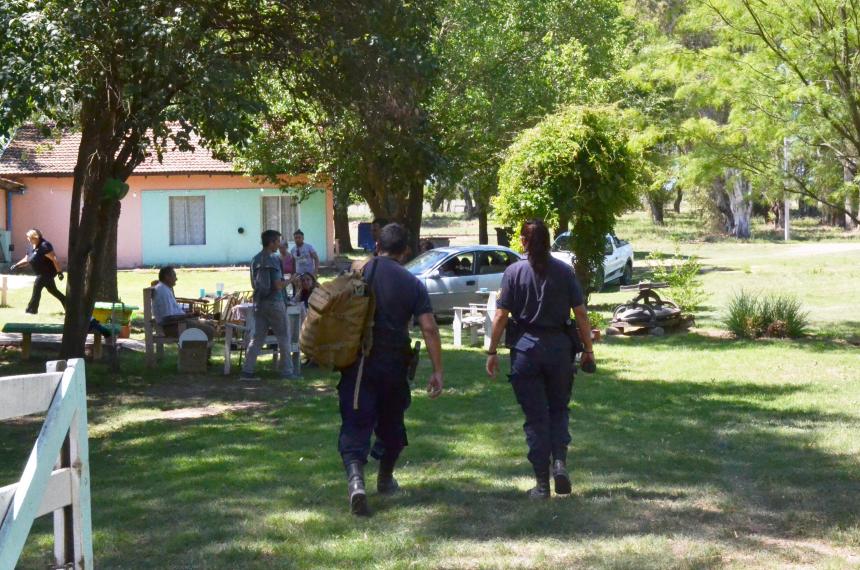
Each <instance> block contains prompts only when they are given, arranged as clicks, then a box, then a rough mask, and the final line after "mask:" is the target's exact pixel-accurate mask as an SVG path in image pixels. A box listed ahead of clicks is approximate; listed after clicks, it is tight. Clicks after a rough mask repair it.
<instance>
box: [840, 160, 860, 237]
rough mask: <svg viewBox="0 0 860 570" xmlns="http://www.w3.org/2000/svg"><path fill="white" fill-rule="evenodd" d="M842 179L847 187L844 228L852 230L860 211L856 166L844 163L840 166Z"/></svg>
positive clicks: (849, 162) (848, 162)
mask: <svg viewBox="0 0 860 570" xmlns="http://www.w3.org/2000/svg"><path fill="white" fill-rule="evenodd" d="M842 177H843V179H844V180H845V182H846V184H848V185H849V190H848V192H847V193H846V194H845V218H844V227H845V229H846V230H853V229H856V228H857V214H858V210H860V187H858V186H857V181H856V177H857V165H856V164H855V163H853V162H851V161H846V162H845V164H843V166H842Z"/></svg>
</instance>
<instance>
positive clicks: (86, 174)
mask: <svg viewBox="0 0 860 570" xmlns="http://www.w3.org/2000/svg"><path fill="white" fill-rule="evenodd" d="M90 106H94V107H95V108H94V109H90V108H89V107H90ZM88 111H89V113H88ZM81 115H82V117H84V118H85V120H83V121H82V123H83V129H82V132H81V144H80V147H79V149H78V159H77V164H76V166H75V175H74V183H73V186H72V207H71V212H70V217H69V271H68V273H69V277H68V296H67V298H66V318H65V322H64V326H63V343H62V347H61V351H60V352H61V356H62V358H74V357H83V356H84V345H85V343H86V338H87V331H88V329H89V322H90V317H91V315H92V312H93V305H94V303H95V288H94V287H93V284H94V281H95V278H96V276H98V275H99V274H100V272H101V263H102V260H103V259H104V247H99V246H100V245H102V244H103V242H102V241H100V239H101V240H105V239H107V235H106V232H105V231H104V229H105V225H107V223H108V220H109V217H108V212H106V211H105V208H104V207H103V206H104V203H103V202H102V199H101V198H102V192H103V190H104V183H105V180H106V179H107V177H108V172H109V169H110V163H111V162H112V157H113V152H114V151H115V149H113V148H112V147H111V139H112V135H113V121H112V120H111V118H110V116H109V115H110V114H109V113H104V115H107V116H106V117H101V118H90V117H98V116H99V115H98V107H97V106H96V104H95V102H89V103H86V102H85V103H84V108H83V110H82V112H81ZM87 119H89V120H87ZM81 202H83V207H81ZM100 229H101V231H99V230H100ZM100 234H101V235H100Z"/></svg>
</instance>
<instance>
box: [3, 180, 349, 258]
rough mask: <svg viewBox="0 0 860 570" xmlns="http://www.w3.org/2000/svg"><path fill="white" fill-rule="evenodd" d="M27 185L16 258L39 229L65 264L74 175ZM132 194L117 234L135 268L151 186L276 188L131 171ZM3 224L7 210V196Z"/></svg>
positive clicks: (121, 251) (17, 224) (17, 210)
mask: <svg viewBox="0 0 860 570" xmlns="http://www.w3.org/2000/svg"><path fill="white" fill-rule="evenodd" d="M287 180H288V181H291V182H295V183H297V184H300V183H303V182H304V181H305V180H306V177H303V176H302V177H290V178H287ZM16 182H20V183H22V184H24V185H25V186H26V191H25V192H24V194H23V195H21V194H16V195H14V196H13V197H12V216H13V219H12V231H13V235H12V243H13V244H14V246H15V251H14V252H13V254H12V257H13V259H15V260H18V259H20V258H21V257H23V256H24V254H25V252H26V251H27V245H26V241H27V240H26V237H25V235H24V234H25V233H26V232H27V230H28V229H30V228H34V227H35V228H39V229H40V230H41V231H42V233H43V234H44V235H45V239H47V240H48V241H50V242H51V243H52V244H53V246H54V249H55V250H56V252H57V256H58V257H59V258H60V261H61V263H63V264H64V265H65V263H66V261H67V255H68V249H69V239H68V238H69V204H70V203H71V199H72V178H71V177H63V178H54V177H36V176H33V177H21V178H16ZM128 185H129V191H128V195H127V196H126V197H125V198H123V200H122V213H121V215H120V222H119V223H120V230H119V236H118V239H117V267H121V268H122V267H137V266H139V265H140V264H141V259H142V239H143V236H142V229H141V228H142V220H141V193H142V192H146V191H147V190H209V189H221V188H224V189H231V190H234V189H242V188H275V187H276V186H275V185H272V184H270V183H261V182H259V181H254V180H253V179H251V178H248V177H246V176H242V175H238V174H212V175H209V174H190V175H188V174H177V175H158V176H154V175H153V176H132V177H131V178H129V180H128ZM326 204H327V206H331V204H332V192H331V188H330V187H327V188H326ZM2 208H3V217H2V220H3V223H4V224H5V220H6V214H5V208H6V204H5V201H4V203H3V205H2ZM327 210H328V212H327V220H326V235H327V239H326V242H327V243H326V250H327V251H328V256H327V257H328V258H329V259H330V258H331V257H332V256H333V251H334V222H333V220H332V219H331V216H332V214H333V211H334V210H333V209H332V207H328V208H327Z"/></svg>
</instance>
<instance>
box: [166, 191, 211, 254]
mask: <svg viewBox="0 0 860 570" xmlns="http://www.w3.org/2000/svg"><path fill="white" fill-rule="evenodd" d="M170 245H206V199H205V198H204V197H203V196H171V197H170Z"/></svg>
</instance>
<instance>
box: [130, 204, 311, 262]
mask: <svg viewBox="0 0 860 570" xmlns="http://www.w3.org/2000/svg"><path fill="white" fill-rule="evenodd" d="M278 194H280V191H279V190H269V189H241V190H231V189H224V190H165V191H161V190H146V191H144V192H143V193H142V194H141V218H142V219H141V227H142V231H143V239H142V242H143V243H142V252H141V253H142V255H141V257H142V262H143V265H165V264H175V265H231V264H247V263H248V262H249V261H250V260H251V257H253V256H254V255H255V254H256V253H257V252H258V251H260V247H261V246H260V233H261V232H262V231H263V230H264V229H266V228H261V227H260V226H261V207H262V202H261V200H260V198H261V197H262V196H277V195H278ZM171 196H203V197H205V199H206V206H205V208H206V244H205V245H170V206H169V202H170V200H169V199H170V197H171ZM326 215H327V212H326V207H325V192H324V191H322V190H321V191H319V192H316V193H314V194H312V195H311V196H310V197H309V198H308V199H307V200H305V201H304V202H302V203H301V204H300V205H299V224H300V226H301V228H302V231H303V232H305V240H306V241H307V242H308V243H310V244H312V245H313V246H314V247H315V248H316V249H317V252H318V253H319V254H320V259H325V257H326V251H327V247H326ZM240 227H241V228H244V230H245V231H244V233H242V234H240V233H239V232H238V229H239V228H240ZM120 231H122V229H120ZM290 240H291V241H292V236H290Z"/></svg>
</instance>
